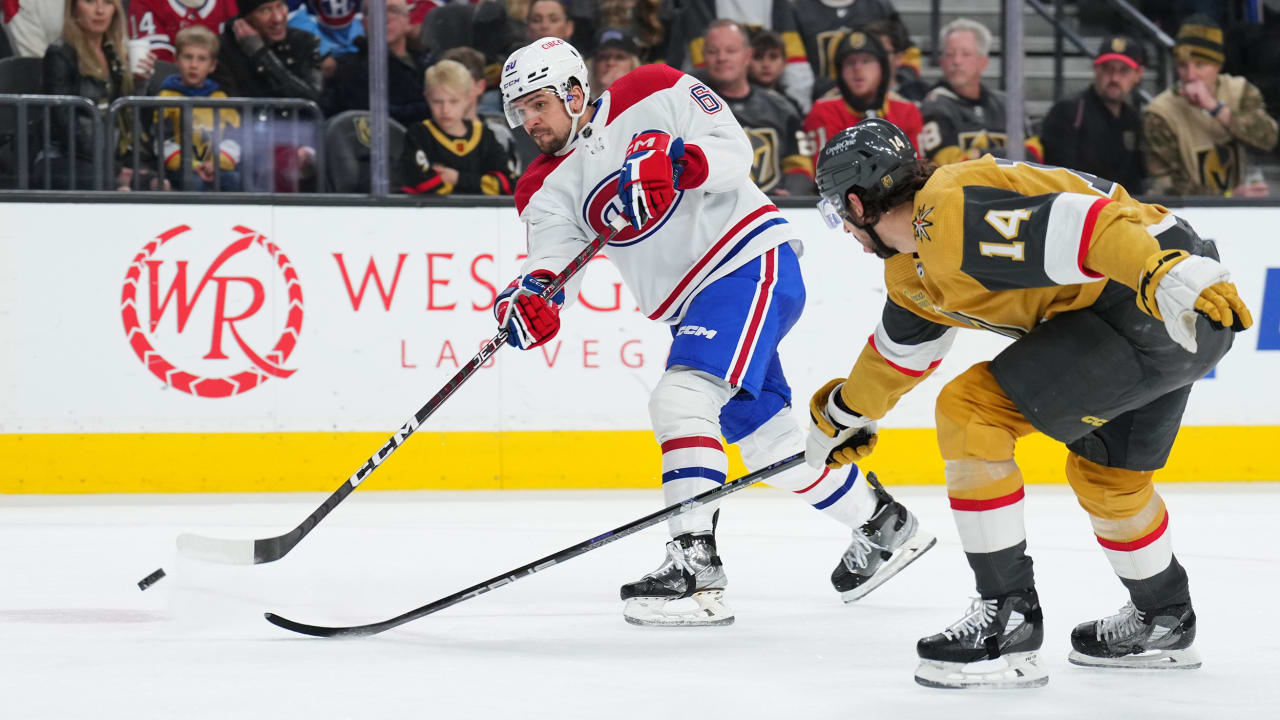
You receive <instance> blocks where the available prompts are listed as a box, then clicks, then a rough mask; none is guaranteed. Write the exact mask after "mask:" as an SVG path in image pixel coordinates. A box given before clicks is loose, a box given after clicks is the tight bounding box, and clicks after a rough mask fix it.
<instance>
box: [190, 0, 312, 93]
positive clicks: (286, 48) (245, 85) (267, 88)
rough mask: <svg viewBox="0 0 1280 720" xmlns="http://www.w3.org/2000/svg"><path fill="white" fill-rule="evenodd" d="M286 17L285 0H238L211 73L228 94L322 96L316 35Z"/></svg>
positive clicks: (223, 34) (224, 32)
mask: <svg viewBox="0 0 1280 720" xmlns="http://www.w3.org/2000/svg"><path fill="white" fill-rule="evenodd" d="M288 19H289V15H288V7H287V6H286V5H285V3H284V0H240V16H239V17H238V18H237V19H236V20H235V21H234V22H233V23H231V24H230V25H228V26H227V28H226V29H225V30H224V31H223V33H222V50H221V52H220V53H219V55H218V69H217V71H216V72H215V75H214V78H215V79H216V80H217V81H218V84H219V85H221V86H222V88H223V90H225V91H226V92H227V94H228V95H232V96H237V97H258V98H302V99H304V100H314V101H317V102H318V101H319V100H320V93H321V89H322V80H323V78H322V76H321V74H320V55H319V54H318V52H317V49H318V48H319V45H320V41H319V40H317V39H316V37H315V36H314V35H312V34H311V33H308V32H306V31H305V30H299V29H297V28H291V27H289V25H288Z"/></svg>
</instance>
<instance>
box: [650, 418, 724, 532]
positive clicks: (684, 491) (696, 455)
mask: <svg viewBox="0 0 1280 720" xmlns="http://www.w3.org/2000/svg"><path fill="white" fill-rule="evenodd" d="M728 472H729V458H728V456H726V455H725V454H724V447H723V446H721V445H720V440H719V439H718V438H713V437H707V436H698V435H695V436H690V437H679V438H673V439H671V440H668V441H666V442H664V443H662V497H663V500H665V501H666V504H667V505H674V504H676V503H678V502H681V501H684V500H688V499H689V498H691V497H693V496H694V495H697V494H698V493H702V492H706V491H707V490H711V489H713V488H716V487H719V486H721V485H723V484H724V480H725V476H726V475H727V474H728ZM719 506H720V503H719V502H713V503H708V504H706V505H703V506H702V507H699V508H695V509H694V510H690V511H689V512H686V513H684V514H682V515H677V516H675V517H673V518H671V519H670V520H668V521H667V525H668V527H669V528H670V530H671V537H676V536H678V535H683V534H685V533H709V532H711V529H712V528H711V516H712V515H713V514H714V513H715V511H716V508H718V507H719Z"/></svg>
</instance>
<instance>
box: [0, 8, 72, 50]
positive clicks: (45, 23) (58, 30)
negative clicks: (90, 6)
mask: <svg viewBox="0 0 1280 720" xmlns="http://www.w3.org/2000/svg"><path fill="white" fill-rule="evenodd" d="M65 11H66V2H64V0H22V2H21V4H20V5H19V4H17V3H14V2H12V0H4V2H2V3H0V21H3V25H4V28H3V29H4V33H5V34H6V35H7V36H8V37H9V44H10V45H11V46H12V48H13V52H14V54H15V55H17V56H18V57H44V52H45V50H48V49H49V45H50V44H52V43H53V41H54V40H57V39H58V38H59V37H61V36H62V19H63V16H64V13H65Z"/></svg>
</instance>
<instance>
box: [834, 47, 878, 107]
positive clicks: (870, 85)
mask: <svg viewBox="0 0 1280 720" xmlns="http://www.w3.org/2000/svg"><path fill="white" fill-rule="evenodd" d="M880 75H881V72H880V61H879V60H876V57H875V56H874V55H871V54H868V53H861V52H858V53H853V54H852V55H850V56H848V57H846V58H845V59H844V62H842V63H840V81H841V82H843V83H844V86H845V87H846V88H848V89H849V92H850V93H851V94H852V95H853V96H854V97H855V98H858V99H859V100H870V99H872V98H874V97H875V95H876V90H879V89H880V79H881V78H880Z"/></svg>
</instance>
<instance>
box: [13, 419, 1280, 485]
mask: <svg viewBox="0 0 1280 720" xmlns="http://www.w3.org/2000/svg"><path fill="white" fill-rule="evenodd" d="M387 437H388V433H173V434H169V433H104V434H34V435H21V434H4V435H0V458H3V462H0V493H5V494H20V493H137V492H147V493H183V492H286V491H324V492H328V491H332V490H333V489H335V488H336V487H338V485H339V484H341V483H342V481H343V480H344V479H346V478H347V477H348V476H349V475H351V474H352V473H353V472H355V470H356V468H357V467H359V466H360V465H361V464H362V463H363V462H364V460H365V459H366V458H367V457H369V456H370V455H371V454H373V453H374V452H375V451H376V450H377V448H378V447H380V446H381V444H382V443H383V442H384V441H385V440H386V438H387ZM1278 446H1280V426H1262V427H1253V426H1230V427H1228V426H1223V427H1186V428H1183V429H1182V431H1181V433H1180V434H1179V435H1178V442H1177V444H1176V445H1175V446H1174V449H1173V454H1172V456H1171V457H1170V459H1169V464H1168V466H1167V467H1166V468H1164V469H1163V470H1161V471H1160V472H1159V473H1157V475H1156V481H1157V482H1210V481H1276V480H1280V460H1278V459H1277V455H1276V454H1275V453H1274V452H1271V451H1270V450H1269V449H1270V448H1275V447H1278ZM1226 449H1229V451H1225V452H1224V450H1226ZM730 459H731V460H730V470H729V476H730V477H738V476H740V475H742V474H744V473H745V472H746V470H745V468H743V466H742V462H741V460H740V459H739V458H738V455H737V453H736V451H733V450H732V449H731V450H730ZM1017 460H1018V464H1019V465H1020V466H1021V468H1022V472H1023V476H1024V477H1025V478H1026V479H1027V482H1030V483H1061V482H1065V478H1064V476H1063V466H1064V464H1065V462H1066V450H1065V448H1063V447H1062V445H1060V444H1059V443H1056V442H1054V441H1053V440H1050V439H1049V438H1047V437H1044V436H1042V435H1033V436H1031V437H1027V438H1024V439H1022V440H1021V441H1019V443H1018V452H1017ZM865 469H867V470H872V471H875V472H876V473H877V474H879V475H880V477H881V478H882V479H883V480H884V481H885V482H886V483H888V484H890V485H895V484H897V485H917V484H941V483H942V460H941V458H940V457H939V456H938V448H937V444H936V442H935V440H934V434H933V431H932V430H929V429H885V430H883V431H882V432H881V438H880V443H879V444H878V445H877V446H876V452H875V454H873V455H872V456H871V457H870V458H869V459H868V462H867V463H866V464H865ZM660 473H661V467H660V458H659V453H658V448H657V443H656V442H655V441H654V439H653V435H652V434H650V433H649V432H647V431H624V432H614V431H609V432H596V431H566V432H510V433H485V432H448V433H445V432H435V433H433V432H417V433H415V434H414V435H413V437H412V438H410V439H409V440H408V441H407V442H406V443H405V445H404V446H403V447H401V448H400V449H398V450H397V451H396V452H395V454H394V455H392V456H391V458H390V459H388V460H387V461H386V463H384V464H383V465H382V466H381V467H379V468H378V469H377V471H376V472H374V473H373V475H372V476H370V478H369V479H368V480H367V481H366V483H365V487H366V488H369V489H382V490H413V489H424V490H498V489H513V490H533V489H592V488H657V487H658V485H659V480H658V477H659V475H660Z"/></svg>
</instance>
